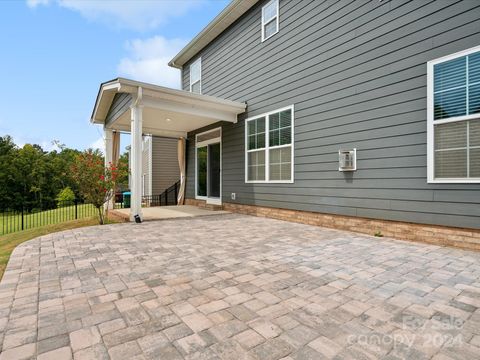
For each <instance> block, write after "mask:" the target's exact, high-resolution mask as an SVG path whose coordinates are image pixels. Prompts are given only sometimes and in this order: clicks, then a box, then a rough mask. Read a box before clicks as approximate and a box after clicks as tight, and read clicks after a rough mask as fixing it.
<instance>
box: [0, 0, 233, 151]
mask: <svg viewBox="0 0 480 360" xmlns="http://www.w3.org/2000/svg"><path fill="white" fill-rule="evenodd" d="M228 2H229V1H228V0H136V1H135V0H27V1H21V0H17V1H14V0H11V1H8V0H7V1H5V0H4V1H1V2H0V46H1V48H0V49H1V50H0V81H1V82H2V86H1V89H0V136H4V135H10V136H12V137H13V139H14V141H15V142H16V143H17V145H19V146H23V145H24V144H25V143H35V144H39V145H41V146H42V147H43V148H44V149H45V150H47V151H49V150H52V149H55V146H54V145H52V141H53V140H58V141H59V142H60V143H62V144H65V145H66V146H67V147H71V148H76V149H80V150H82V149H86V148H89V147H96V148H100V147H101V146H103V140H102V135H103V132H102V129H101V127H98V126H94V125H91V124H90V116H91V112H92V109H93V106H94V102H95V98H96V95H97V92H98V88H99V85H100V83H102V82H104V81H108V80H111V79H114V78H116V77H119V76H122V77H126V78H131V79H134V80H140V81H145V82H150V83H154V84H158V85H163V86H168V87H173V88H179V87H180V72H179V70H176V69H172V68H170V67H168V65H167V63H168V61H169V60H171V58H173V57H174V56H175V55H176V54H177V52H178V51H179V50H181V48H182V47H183V46H184V45H186V44H187V43H188V41H190V40H191V39H192V38H193V37H194V36H195V35H196V34H197V33H198V32H200V31H201V30H202V29H203V28H204V27H205V26H206V25H207V24H208V23H209V22H210V21H211V20H212V19H213V18H214V17H215V16H216V15H217V14H218V13H219V12H220V11H221V10H222V9H223V8H224V7H225V6H226V5H227V4H228ZM126 142H129V140H128V139H126V138H125V137H122V145H124V146H125V145H128V143H126Z"/></svg>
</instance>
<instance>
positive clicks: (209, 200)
mask: <svg viewBox="0 0 480 360" xmlns="http://www.w3.org/2000/svg"><path fill="white" fill-rule="evenodd" d="M214 131H220V135H219V136H218V137H216V138H213V139H209V140H205V141H201V142H198V141H197V138H198V137H199V136H200V135H205V134H208V133H211V132H214ZM216 143H220V197H219V198H212V197H208V160H207V196H200V195H197V194H198V166H197V162H198V156H197V149H198V148H199V147H204V146H208V145H210V144H216ZM207 157H208V153H207ZM222 194H223V151H222V128H221V127H217V128H215V129H211V130H207V131H204V132H201V133H198V134H195V199H197V200H205V201H206V202H207V203H208V204H214V205H221V204H222Z"/></svg>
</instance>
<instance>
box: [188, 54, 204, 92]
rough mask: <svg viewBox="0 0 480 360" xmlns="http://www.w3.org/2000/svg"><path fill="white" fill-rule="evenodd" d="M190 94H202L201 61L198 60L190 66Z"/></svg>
mask: <svg viewBox="0 0 480 360" xmlns="http://www.w3.org/2000/svg"><path fill="white" fill-rule="evenodd" d="M190 92H194V93H199V94H201V93H202V59H201V58H198V59H197V60H195V62H193V63H192V64H191V65H190Z"/></svg>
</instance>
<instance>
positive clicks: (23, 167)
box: [0, 135, 128, 211]
mask: <svg viewBox="0 0 480 360" xmlns="http://www.w3.org/2000/svg"><path fill="white" fill-rule="evenodd" d="M55 145H57V146H56V147H57V148H58V150H52V151H46V150H44V149H42V147H41V146H40V145H37V144H26V145H24V146H22V147H19V146H17V145H16V144H15V143H14V141H13V139H12V137H11V136H8V135H6V136H3V137H0V209H2V208H3V209H5V208H9V209H14V210H20V209H22V208H23V209H24V210H25V211H31V210H33V209H35V210H37V209H38V210H46V209H51V208H54V207H55V206H56V204H57V201H58V199H59V196H60V197H61V196H62V194H63V196H64V195H65V193H73V194H74V196H75V198H76V199H82V197H83V194H82V193H81V189H80V187H79V183H78V181H77V179H76V178H75V176H74V174H73V172H72V169H73V167H74V165H75V163H76V162H77V161H78V159H79V157H80V156H81V155H82V154H83V153H85V152H82V151H79V150H76V149H70V148H67V147H66V146H65V145H62V144H60V143H58V142H55ZM88 152H90V153H92V154H94V156H95V157H96V158H98V159H99V160H101V161H103V155H102V153H101V152H100V151H98V150H91V149H90V150H88ZM126 160H127V154H123V155H122V161H125V162H126ZM118 184H119V186H120V187H126V186H128V173H127V174H125V175H124V176H123V177H122V178H121V179H119V181H118ZM66 189H70V190H71V192H70V190H68V191H65V190H66Z"/></svg>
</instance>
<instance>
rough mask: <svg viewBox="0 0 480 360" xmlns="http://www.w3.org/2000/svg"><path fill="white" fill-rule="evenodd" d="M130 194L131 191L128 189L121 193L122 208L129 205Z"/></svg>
mask: <svg viewBox="0 0 480 360" xmlns="http://www.w3.org/2000/svg"><path fill="white" fill-rule="evenodd" d="M131 196H132V193H131V192H130V191H125V192H124V193H123V207H124V208H129V207H130V197H131Z"/></svg>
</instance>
